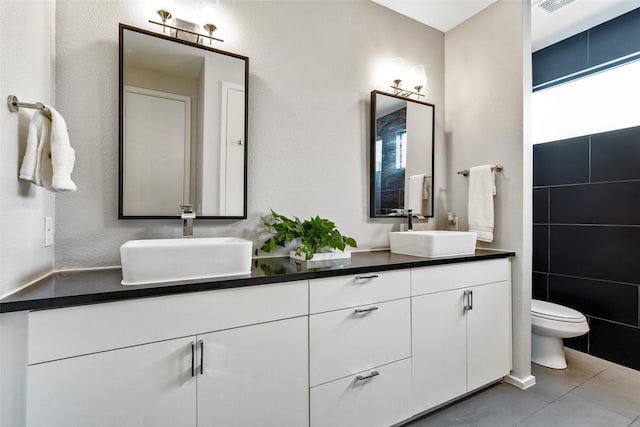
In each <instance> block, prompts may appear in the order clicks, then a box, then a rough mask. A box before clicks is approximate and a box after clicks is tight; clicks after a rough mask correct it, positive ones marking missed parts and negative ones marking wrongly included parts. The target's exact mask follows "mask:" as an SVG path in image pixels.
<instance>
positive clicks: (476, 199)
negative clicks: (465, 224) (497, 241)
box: [469, 165, 495, 242]
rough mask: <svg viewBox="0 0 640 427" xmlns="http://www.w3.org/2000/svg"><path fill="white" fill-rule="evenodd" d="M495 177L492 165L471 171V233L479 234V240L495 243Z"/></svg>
mask: <svg viewBox="0 0 640 427" xmlns="http://www.w3.org/2000/svg"><path fill="white" fill-rule="evenodd" d="M494 194H495V175H494V172H493V170H492V169H491V165H483V166H475V167H472V168H471V169H469V231H475V232H476V233H477V234H478V240H480V241H483V242H492V241H493V196H494Z"/></svg>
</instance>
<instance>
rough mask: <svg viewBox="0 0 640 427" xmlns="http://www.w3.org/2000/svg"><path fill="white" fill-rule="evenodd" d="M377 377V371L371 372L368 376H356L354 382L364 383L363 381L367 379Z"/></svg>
mask: <svg viewBox="0 0 640 427" xmlns="http://www.w3.org/2000/svg"><path fill="white" fill-rule="evenodd" d="M378 375H380V372H378V371H371V373H370V374H369V375H358V376H357V377H356V380H358V381H365V380H368V379H370V378H373V377H377V376H378Z"/></svg>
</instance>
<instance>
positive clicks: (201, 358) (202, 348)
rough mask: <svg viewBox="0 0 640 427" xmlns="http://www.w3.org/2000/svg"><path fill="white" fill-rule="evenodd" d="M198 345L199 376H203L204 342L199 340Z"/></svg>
mask: <svg viewBox="0 0 640 427" xmlns="http://www.w3.org/2000/svg"><path fill="white" fill-rule="evenodd" d="M199 344H200V375H204V340H200V341H199Z"/></svg>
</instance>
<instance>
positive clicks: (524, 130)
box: [445, 0, 531, 381]
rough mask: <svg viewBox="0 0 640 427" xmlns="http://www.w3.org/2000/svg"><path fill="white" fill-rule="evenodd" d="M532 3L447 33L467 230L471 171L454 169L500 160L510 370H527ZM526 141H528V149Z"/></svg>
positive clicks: (456, 206) (449, 117) (503, 7)
mask: <svg viewBox="0 0 640 427" xmlns="http://www.w3.org/2000/svg"><path fill="white" fill-rule="evenodd" d="M529 9H530V6H529V2H528V0H524V1H512V0H499V1H498V2H496V3H495V4H493V5H492V6H490V7H488V8H487V9H485V10H483V11H482V12H480V13H479V14H478V15H475V16H474V17H472V18H471V19H469V20H467V21H465V22H464V23H463V24H461V25H459V26H458V27H456V28H454V29H453V30H451V31H449V32H447V33H446V35H445V74H446V99H445V102H446V111H445V115H446V134H447V153H448V155H449V157H448V160H449V162H448V166H449V169H448V173H449V179H450V182H451V185H450V194H451V209H453V210H454V211H455V212H456V213H457V215H458V217H459V219H460V229H461V230H466V229H468V221H467V218H468V210H467V197H468V178H465V177H463V176H462V175H457V174H456V172H457V171H459V170H463V169H468V168H470V167H471V166H475V165H482V164H501V165H503V166H504V170H503V172H501V173H498V174H496V186H497V196H496V197H495V198H494V203H495V205H494V206H495V230H494V241H493V243H491V244H482V246H485V247H491V248H503V249H511V250H515V251H516V252H517V256H516V257H515V258H514V259H513V262H512V270H513V273H512V278H513V301H514V306H513V328H514V333H513V338H514V345H513V349H514V351H513V361H514V371H513V375H514V377H516V378H518V379H521V380H522V381H527V379H528V377H529V376H530V372H531V371H530V369H531V368H530V361H531V359H530V333H531V332H530V328H531V326H530V312H529V310H530V304H531V237H530V234H531V231H530V230H531V141H530V135H529V133H530V132H529V127H528V126H529V119H528V116H529V113H530V112H529V108H528V105H529V103H530V88H531V75H530V56H531V55H530V49H531V45H530V24H529V22H530V18H529V13H530V11H529ZM525 147H526V148H525Z"/></svg>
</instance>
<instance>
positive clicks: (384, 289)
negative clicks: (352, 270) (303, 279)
mask: <svg viewBox="0 0 640 427" xmlns="http://www.w3.org/2000/svg"><path fill="white" fill-rule="evenodd" d="M410 289H411V272H410V271H409V269H406V270H396V271H382V272H377V273H370V274H369V273H363V274H358V275H354V276H339V277H330V278H326V279H313V280H310V281H309V310H310V312H311V313H312V314H313V313H321V312H323V311H330V310H339V309H342V308H347V307H355V306H358V305H364V304H371V303H376V302H381V301H388V300H393V299H399V298H406V297H408V296H409V295H410Z"/></svg>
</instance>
